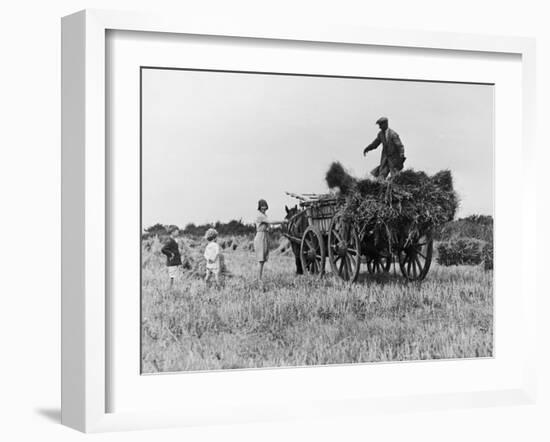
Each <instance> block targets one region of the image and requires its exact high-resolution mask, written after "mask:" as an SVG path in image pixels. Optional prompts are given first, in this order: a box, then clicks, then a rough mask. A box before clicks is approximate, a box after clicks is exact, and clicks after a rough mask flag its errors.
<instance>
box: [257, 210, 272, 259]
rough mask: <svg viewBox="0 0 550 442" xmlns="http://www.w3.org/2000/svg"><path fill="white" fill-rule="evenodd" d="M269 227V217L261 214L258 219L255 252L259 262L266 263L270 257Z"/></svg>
mask: <svg viewBox="0 0 550 442" xmlns="http://www.w3.org/2000/svg"><path fill="white" fill-rule="evenodd" d="M268 227H269V223H268V220H267V215H265V214H264V213H262V212H259V213H258V216H257V218H256V236H255V237H254V251H255V252H256V259H257V260H258V261H259V262H266V261H267V258H268V255H269V244H268V238H267V229H268Z"/></svg>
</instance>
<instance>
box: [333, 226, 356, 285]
mask: <svg viewBox="0 0 550 442" xmlns="http://www.w3.org/2000/svg"><path fill="white" fill-rule="evenodd" d="M328 258H329V261H330V266H331V268H332V271H333V272H334V273H335V274H337V275H338V276H340V278H342V279H343V280H345V281H356V280H357V277H358V276H359V268H360V266H361V256H360V242H359V236H358V235H357V231H356V229H355V227H354V226H353V224H352V223H349V222H345V221H344V220H343V219H342V217H341V216H339V215H336V216H335V217H334V218H332V220H331V222H330V227H329V231H328Z"/></svg>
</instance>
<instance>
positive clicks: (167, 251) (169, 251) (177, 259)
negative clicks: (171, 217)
mask: <svg viewBox="0 0 550 442" xmlns="http://www.w3.org/2000/svg"><path fill="white" fill-rule="evenodd" d="M168 233H169V234H170V238H168V240H167V241H166V243H165V244H164V246H163V247H162V249H161V252H162V253H163V254H164V255H166V265H167V266H168V276H169V277H170V288H172V285H173V284H174V278H175V277H176V275H177V274H178V273H179V272H181V254H180V249H179V246H178V243H177V242H176V238H177V237H178V235H179V230H178V228H177V227H172V228H171V229H170V230H169V231H168Z"/></svg>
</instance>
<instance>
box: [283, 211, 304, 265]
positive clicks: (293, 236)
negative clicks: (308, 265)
mask: <svg viewBox="0 0 550 442" xmlns="http://www.w3.org/2000/svg"><path fill="white" fill-rule="evenodd" d="M285 210H286V216H285V220H286V221H288V224H287V227H286V233H285V236H286V237H287V238H288V239H289V240H290V245H291V247H292V253H294V259H295V262H296V274H298V275H302V274H303V273H304V269H303V268H302V261H301V260H300V241H301V238H302V235H303V234H304V232H305V231H306V229H307V226H308V223H307V218H306V216H305V215H306V213H305V211H304V210H300V209H299V208H298V205H295V206H294V207H291V208H288V207H287V206H285Z"/></svg>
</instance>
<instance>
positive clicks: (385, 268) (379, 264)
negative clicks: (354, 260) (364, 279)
mask: <svg viewBox="0 0 550 442" xmlns="http://www.w3.org/2000/svg"><path fill="white" fill-rule="evenodd" d="M391 263H392V257H391V255H390V256H386V255H377V256H367V269H368V271H369V273H372V274H379V273H387V272H389V271H390V268H391Z"/></svg>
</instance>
